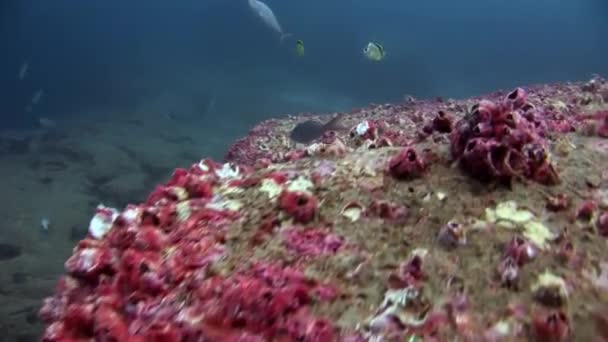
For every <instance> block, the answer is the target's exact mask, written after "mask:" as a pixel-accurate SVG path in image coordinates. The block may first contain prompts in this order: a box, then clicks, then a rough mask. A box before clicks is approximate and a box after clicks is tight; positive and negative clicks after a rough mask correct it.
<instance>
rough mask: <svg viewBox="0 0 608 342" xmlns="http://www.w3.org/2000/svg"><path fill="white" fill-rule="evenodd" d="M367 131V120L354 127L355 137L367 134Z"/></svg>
mask: <svg viewBox="0 0 608 342" xmlns="http://www.w3.org/2000/svg"><path fill="white" fill-rule="evenodd" d="M368 130H369V122H367V120H365V121H363V122H361V123H360V124H358V125H357V127H355V132H357V135H359V136H362V135H364V134H365V133H367V131H368Z"/></svg>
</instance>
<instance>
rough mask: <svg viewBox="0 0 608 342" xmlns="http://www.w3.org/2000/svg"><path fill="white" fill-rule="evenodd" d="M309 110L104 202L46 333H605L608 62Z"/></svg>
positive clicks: (252, 337) (563, 337) (448, 337)
mask: <svg viewBox="0 0 608 342" xmlns="http://www.w3.org/2000/svg"><path fill="white" fill-rule="evenodd" d="M310 118H314V117H312V116H306V115H304V116H301V117H291V118H287V119H283V120H269V121H265V122H262V123H260V124H259V125H258V126H256V127H255V128H254V129H253V130H252V131H251V132H250V134H249V135H248V136H247V137H245V138H243V139H241V140H239V141H237V142H236V143H235V144H234V145H233V146H232V148H231V149H230V151H229V152H228V154H227V157H226V159H227V160H226V163H224V164H221V163H217V162H214V161H212V160H209V159H203V160H202V161H201V162H200V163H197V164H194V165H192V166H191V167H190V168H188V169H176V170H175V171H174V173H173V175H172V177H171V178H170V179H169V181H167V182H166V183H165V184H162V185H159V186H157V187H156V189H154V190H153V191H152V192H151V193H150V195H149V197H148V199H147V200H146V201H145V202H144V203H140V204H132V205H128V206H127V207H126V208H124V209H122V210H117V209H113V208H108V207H103V206H99V207H98V208H97V211H96V213H95V215H94V217H93V218H92V219H91V222H90V226H89V233H88V235H87V237H86V238H85V239H83V240H81V241H80V242H78V243H77V245H76V247H75V248H74V251H73V254H72V256H71V257H70V258H69V259H68V260H67V261H66V263H65V272H66V273H65V275H64V276H63V277H62V278H61V279H60V280H59V282H58V284H57V287H56V290H55V293H54V295H53V296H52V297H49V298H47V299H46V300H45V301H44V304H43V306H42V308H41V310H40V317H41V319H42V320H43V321H44V322H45V326H46V329H45V332H44V335H43V337H42V338H43V340H44V341H78V340H91V339H94V340H100V341H404V340H407V341H418V340H429V341H452V340H457V341H460V340H462V341H521V340H536V341H570V340H572V341H603V340H608V254H607V253H606V247H608V171H606V170H608V83H607V82H606V81H605V80H603V79H602V78H600V77H594V78H593V79H591V80H590V81H588V82H581V83H562V84H552V85H538V86H529V87H521V88H517V89H514V90H511V91H505V92H496V93H493V94H488V95H485V96H482V97H479V98H470V99H466V100H448V99H435V100H416V99H413V98H410V99H407V100H406V101H405V102H404V103H401V104H386V105H373V106H370V107H367V108H363V109H360V110H356V111H353V112H352V113H349V114H347V115H345V116H344V118H343V123H344V125H345V127H348V129H345V130H342V131H337V132H336V131H328V132H325V134H324V135H323V136H322V137H321V138H319V139H317V140H316V141H313V142H311V143H310V144H307V145H301V144H295V143H293V142H292V141H290V140H289V133H290V131H291V130H292V129H293V127H294V126H295V125H296V124H297V123H298V122H301V121H302V120H306V119H310Z"/></svg>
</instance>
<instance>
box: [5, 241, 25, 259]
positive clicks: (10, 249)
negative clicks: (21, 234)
mask: <svg viewBox="0 0 608 342" xmlns="http://www.w3.org/2000/svg"><path fill="white" fill-rule="evenodd" d="M19 256H21V247H19V246H17V245H13V244H10V243H4V242H0V261H6V260H11V259H15V258H18V257H19Z"/></svg>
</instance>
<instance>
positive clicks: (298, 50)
mask: <svg viewBox="0 0 608 342" xmlns="http://www.w3.org/2000/svg"><path fill="white" fill-rule="evenodd" d="M296 55H298V56H304V42H303V41H301V40H299V39H298V41H296Z"/></svg>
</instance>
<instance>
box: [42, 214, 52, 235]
mask: <svg viewBox="0 0 608 342" xmlns="http://www.w3.org/2000/svg"><path fill="white" fill-rule="evenodd" d="M40 228H41V229H42V232H44V233H48V232H49V229H50V228H51V220H49V219H48V218H46V217H43V218H42V219H41V220H40Z"/></svg>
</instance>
